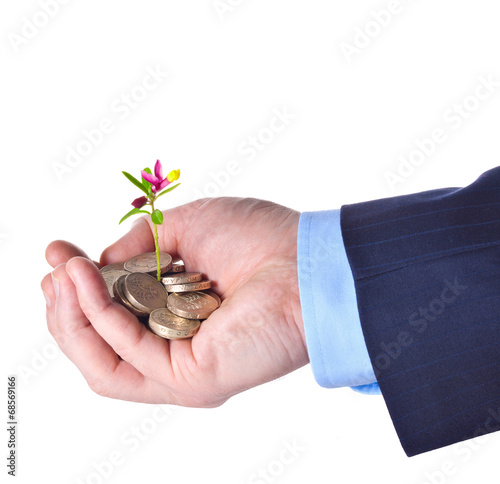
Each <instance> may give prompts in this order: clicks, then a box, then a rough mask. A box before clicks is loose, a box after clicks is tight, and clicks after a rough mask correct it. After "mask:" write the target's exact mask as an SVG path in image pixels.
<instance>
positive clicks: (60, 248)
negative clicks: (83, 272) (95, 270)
mask: <svg viewBox="0 0 500 484" xmlns="http://www.w3.org/2000/svg"><path fill="white" fill-rule="evenodd" d="M72 257H85V258H87V259H89V256H88V255H87V254H86V253H85V252H84V251H83V250H82V249H80V247H78V246H76V245H75V244H72V243H71V242H67V241H66V240H54V241H53V242H51V243H50V244H49V245H48V246H47V249H46V250H45V258H46V259H47V262H48V263H49V264H50V265H51V266H52V267H54V268H55V267H56V266H58V265H59V264H64V263H66V262H68V261H69V260H70V259H71V258H72ZM94 263H95V264H98V263H97V262H94ZM98 267H100V265H98Z"/></svg>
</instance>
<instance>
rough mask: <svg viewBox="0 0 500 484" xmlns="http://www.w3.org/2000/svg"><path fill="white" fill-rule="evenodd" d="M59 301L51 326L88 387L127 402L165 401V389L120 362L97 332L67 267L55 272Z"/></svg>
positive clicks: (127, 364) (123, 362)
mask: <svg viewBox="0 0 500 484" xmlns="http://www.w3.org/2000/svg"><path fill="white" fill-rule="evenodd" d="M52 278H53V286H54V288H57V289H55V294H56V300H55V310H54V311H53V312H52V313H51V315H50V318H51V321H50V322H49V325H50V327H51V329H52V331H51V332H52V334H53V335H54V337H55V339H56V341H57V343H58V344H59V346H60V347H61V350H62V351H63V352H64V354H65V355H66V356H68V358H69V359H70V360H71V361H72V362H73V363H74V364H75V365H76V366H77V367H78V369H79V370H80V371H81V373H82V375H83V376H84V378H85V379H86V380H87V382H88V384H89V386H90V387H91V388H92V389H93V390H94V391H96V393H99V394H101V395H105V396H109V397H112V398H121V399H124V400H134V401H147V402H155V403H159V402H165V397H166V392H165V390H164V389H163V388H162V387H161V386H160V385H158V384H157V383H155V382H152V381H150V380H149V379H147V378H146V377H145V376H144V375H142V374H141V373H140V372H139V371H138V370H137V369H136V368H134V367H133V366H132V365H130V363H128V362H126V361H124V360H121V359H120V358H119V357H118V355H117V354H116V353H115V352H114V351H113V349H112V348H111V347H110V346H109V345H108V344H107V343H106V341H104V339H103V338H102V337H101V336H100V335H99V334H98V333H97V332H96V331H95V329H94V328H93V327H92V325H91V324H90V322H89V320H88V319H87V318H86V316H85V314H84V313H83V311H82V310H81V308H80V305H79V304H78V298H77V294H76V290H75V286H74V284H73V282H72V280H71V278H70V277H69V276H68V274H67V272H66V269H65V265H64V264H61V265H59V266H57V267H56V269H55V270H54V272H53V273H52Z"/></svg>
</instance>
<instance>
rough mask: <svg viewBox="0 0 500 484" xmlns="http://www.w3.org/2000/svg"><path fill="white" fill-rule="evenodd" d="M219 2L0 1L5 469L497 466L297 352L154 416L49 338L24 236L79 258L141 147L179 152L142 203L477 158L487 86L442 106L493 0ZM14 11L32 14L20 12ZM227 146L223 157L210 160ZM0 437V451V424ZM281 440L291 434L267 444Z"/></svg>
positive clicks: (182, 476)
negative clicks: (136, 435) (101, 390)
mask: <svg viewBox="0 0 500 484" xmlns="http://www.w3.org/2000/svg"><path fill="white" fill-rule="evenodd" d="M220 3H221V5H223V4H226V5H228V6H229V8H228V10H227V11H225V12H217V10H216V9H215V8H214V5H213V4H212V1H211V0H198V1H189V2H188V1H185V2H182V1H170V0H169V1H160V0H145V1H142V2H138V1H137V2H126V1H117V0H114V1H106V2H102V1H97V0H87V1H81V0H80V1H78V0H73V1H68V2H67V4H66V5H59V10H58V11H57V12H53V13H52V17H51V18H48V17H47V16H45V20H47V19H48V21H47V22H45V21H44V15H43V14H40V13H39V12H41V11H42V10H41V7H40V4H39V3H38V2H37V1H27V0H24V1H16V2H2V6H1V7H0V33H1V39H2V42H1V44H0V51H1V59H2V62H1V71H2V74H1V78H0V83H1V84H0V106H1V107H0V109H1V123H2V124H1V143H0V160H1V170H2V178H1V180H2V190H1V194H2V215H1V218H0V236H1V239H0V241H1V245H0V254H1V257H2V278H1V279H2V290H1V294H2V311H3V317H2V326H3V328H2V331H3V333H2V358H4V359H5V360H4V362H3V368H5V376H4V378H5V379H6V376H7V375H8V374H17V375H18V379H19V387H18V397H19V405H18V419H19V422H20V425H19V433H18V443H19V453H18V456H19V459H18V478H17V482H20V483H33V482H39V481H40V480H43V481H44V482H51V483H54V484H58V483H79V482H88V483H99V482H106V483H107V482H110V483H118V482H120V483H134V482H148V483H167V482H168V483H192V482H213V483H220V484H225V483H231V484H236V483H247V482H266V480H260V481H259V480H258V478H257V477H255V475H254V474H255V473H256V472H257V471H258V469H259V468H263V469H266V471H269V472H274V473H275V474H278V475H276V476H274V477H272V478H271V477H270V478H269V479H268V481H267V482H276V483H301V484H302V483H304V482H309V481H310V480H311V481H312V480H314V482H316V483H318V484H322V483H330V482H343V483H350V482H363V481H366V482H377V483H379V482H380V483H398V484H401V483H409V484H423V483H429V482H436V483H438V482H439V483H443V482H449V483H457V484H458V483H468V482H470V481H471V480H472V479H474V480H477V481H481V482H485V483H490V482H497V481H496V479H497V477H496V476H497V471H498V460H497V458H498V451H499V449H500V435H499V434H494V435H490V436H488V437H483V438H481V439H476V440H474V441H470V442H468V443H466V444H464V443H462V444H457V445H455V446H451V447H448V448H445V449H441V450H438V451H434V452H430V453H427V454H424V455H421V456H418V457H414V458H411V459H409V458H407V457H406V456H405V454H404V452H403V450H402V448H401V446H400V444H399V441H398V439H397V436H396V433H395V431H394V429H393V426H392V423H391V421H390V418H389V416H388V413H387V410H386V407H385V405H384V402H383V400H382V398H381V397H370V396H363V395H359V394H356V393H354V392H353V391H352V390H350V389H340V390H326V389H323V388H321V387H319V386H318V385H317V384H316V382H315V381H314V378H313V376H312V372H311V369H310V367H309V366H306V367H304V368H302V369H301V370H300V371H297V372H295V373H294V374H291V375H288V376H286V377H284V378H282V379H280V380H278V381H276V382H271V383H268V384H266V385H263V386H261V387H258V388H256V389H253V390H250V391H248V392H246V393H244V394H240V395H238V396H236V397H234V398H232V399H231V400H230V401H228V402H227V403H226V404H225V405H223V406H222V407H220V408H217V409H214V410H200V409H186V408H179V407H171V410H170V411H171V415H170V416H169V417H168V418H167V419H165V420H164V421H163V422H159V423H157V422H155V421H154V420H153V417H155V415H156V414H155V411H157V410H158V409H157V407H156V406H153V405H144V404H136V403H129V402H121V401H115V400H111V399H107V398H103V397H99V396H97V395H95V394H93V393H92V392H91V390H90V389H89V388H88V386H87V384H86V382H85V380H84V379H83V377H82V376H81V375H80V373H79V372H78V370H77V369H76V368H75V367H74V366H73V365H72V363H71V362H70V361H69V360H67V359H66V358H65V357H64V355H63V354H61V353H60V351H59V350H58V349H56V348H57V347H56V345H55V343H54V341H53V340H52V338H51V336H50V335H49V333H48V331H47V328H46V324H45V302H44V299H43V297H42V292H41V290H40V287H39V283H40V281H41V279H42V277H43V276H44V274H45V273H47V272H48V271H49V270H50V268H49V266H48V265H47V263H46V262H45V260H44V250H45V247H46V245H47V244H48V243H49V242H50V241H51V240H53V239H58V238H63V239H67V240H71V241H73V242H75V243H77V244H78V245H80V246H81V247H82V248H84V249H85V250H86V251H87V252H88V253H89V254H90V255H91V256H92V257H93V258H95V259H97V258H98V257H99V255H100V252H101V251H102V249H104V248H105V247H106V246H107V245H109V244H110V243H111V242H112V241H114V240H115V239H117V238H118V237H119V236H121V235H122V234H123V233H125V232H126V231H127V230H128V227H129V223H126V224H124V225H123V226H118V224H117V222H118V220H119V218H120V217H121V216H122V215H123V214H124V213H125V212H126V211H128V209H129V203H130V201H131V200H132V198H134V197H136V196H138V194H136V189H135V188H134V187H133V186H132V185H131V184H130V183H128V182H127V181H126V180H125V179H124V178H123V176H122V175H121V173H120V171H121V170H127V171H130V172H133V173H135V174H136V175H139V171H140V169H142V168H143V167H144V166H147V165H149V166H152V165H153V164H154V161H155V160H156V159H157V158H159V159H160V160H162V162H163V163H164V165H165V167H166V169H167V170H170V169H174V168H180V169H181V171H182V176H181V181H182V182H183V185H182V186H181V188H179V189H178V190H176V191H175V192H174V193H173V194H171V195H169V196H168V197H165V198H162V205H161V206H162V207H163V208H167V207H168V206H173V205H178V204H182V203H185V202H189V201H191V200H193V199H195V198H197V197H199V196H200V192H201V193H205V194H208V195H217V196H219V195H220V196H253V197H259V198H264V199H269V200H273V201H275V202H278V203H281V204H284V205H287V206H290V207H293V208H295V209H297V210H300V211H305V210H320V209H328V208H338V207H340V206H341V205H342V204H346V203H352V202H356V201H363V200H369V199H375V198H382V197H387V196H392V195H400V194H404V193H412V192H417V191H422V190H427V189H431V188H438V187H445V186H463V185H466V184H468V183H470V182H472V181H473V180H474V179H475V178H477V176H479V175H480V174H481V173H482V172H483V171H485V170H487V169H489V168H492V167H494V166H496V165H498V164H499V163H498V159H499V155H500V146H499V144H498V140H499V136H498V127H499V122H500V96H499V95H498V94H497V93H496V92H495V93H493V94H492V95H491V96H490V97H489V99H486V100H483V101H480V102H479V101H477V102H476V101H474V99H470V98H469V99H468V101H466V102H467V103H468V105H469V106H471V107H473V108H474V109H473V110H472V111H473V112H470V113H466V114H467V115H468V118H467V119H463V122H462V121H460V120H458V119H456V118H455V122H454V123H452V122H451V121H450V120H448V122H447V121H445V118H444V117H443V116H446V115H447V114H446V113H448V116H449V114H450V113H449V110H450V109H454V105H455V104H456V103H462V102H464V99H465V98H467V96H470V95H473V94H474V91H475V89H476V86H477V85H478V83H479V76H484V77H485V78H487V77H488V76H493V78H495V79H498V80H500V69H499V67H500V66H499V63H500V60H499V59H500V57H499V52H498V46H499V45H500V30H499V29H498V15H499V13H500V12H499V8H498V2H497V1H495V0H476V1H474V2H472V1H462V0H443V1H439V2H436V1H432V0H413V1H409V0H401V2H400V6H399V9H398V13H395V14H393V15H392V18H391V22H390V24H389V25H386V26H385V27H378V28H377V25H374V24H373V22H372V21H373V18H374V17H373V16H372V13H371V12H378V11H380V10H382V9H387V8H388V7H389V6H392V5H393V2H389V0H382V1H380V0H370V1H369V0H356V1H347V0H345V1H336V2H332V1H326V0H309V1H305V0H302V1H297V0H275V1H272V2H271V1H269V0H268V1H265V0H254V1H240V2H238V1H236V0H233V1H232V2H226V0H223V1H222V2H220ZM231 3H232V4H234V5H235V6H233V7H231V6H230V5H231ZM25 17H26V19H27V20H25V19H24V18H25ZM34 17H35V18H34ZM35 19H36V21H37V22H38V24H40V25H42V24H43V23H46V25H45V26H41V27H40V28H38V27H35V28H34V29H33V27H29V25H28V24H27V22H31V21H32V20H35ZM369 22H372V23H369ZM27 25H28V26H27ZM365 28H368V29H369V31H370V35H371V37H370V38H368V41H367V40H366V39H365V44H367V45H366V46H365V47H363V48H361V49H359V51H358V52H357V53H355V54H352V55H351V56H350V62H349V61H348V59H347V57H346V55H344V53H343V51H342V42H346V43H350V44H353V42H354V38H355V37H356V40H357V42H358V45H361V44H360V43H359V42H361V41H362V39H361V34H359V30H357V29H365ZM23 32H24V34H23ZM356 32H358V33H357V34H356ZM377 34H378V35H377ZM23 35H24V37H23ZM28 36H29V37H31V38H27V37H28ZM344 47H345V44H344ZM156 66H161V69H162V70H163V71H168V72H169V77H168V79H165V80H164V81H163V82H162V83H161V84H160V85H158V86H157V88H156V89H153V90H151V91H149V92H148V93H147V95H146V97H145V99H143V100H142V101H141V102H139V103H138V105H137V107H135V108H134V109H131V110H130V111H129V112H128V113H127V115H126V116H125V112H124V111H123V110H122V111H119V110H118V108H117V106H119V105H120V103H121V101H120V99H121V96H122V95H124V94H127V93H130V92H131V91H134V89H135V91H134V92H135V94H136V95H139V96H140V95H141V91H140V88H138V87H137V86H140V85H141V82H142V80H143V78H144V76H145V75H146V69H147V68H148V67H150V68H156ZM496 90H498V87H497V88H496ZM484 92H485V91H481V93H482V94H484ZM117 103H118V104H117ZM283 107H286V108H287V109H288V111H289V112H291V113H293V114H294V115H295V119H294V120H293V121H292V122H291V123H290V124H289V125H288V126H287V127H286V129H285V130H284V131H283V132H281V133H278V134H276V135H275V137H274V139H273V141H272V142H270V143H269V144H268V145H266V146H265V149H263V150H262V151H259V152H258V155H257V156H256V157H255V159H254V160H252V161H248V160H247V158H246V157H245V156H243V155H242V154H241V153H240V152H239V151H238V146H239V145H240V144H241V143H243V142H245V140H247V138H248V136H250V135H256V134H258V133H259V132H260V131H261V130H262V129H263V128H266V127H268V126H269V123H270V120H271V119H272V117H273V109H283ZM476 108H477V109H476ZM103 118H109V119H110V120H111V122H112V125H113V128H114V129H113V131H112V132H111V133H108V134H105V135H104V136H103V139H102V141H101V142H100V143H97V145H96V146H92V147H91V150H90V151H91V152H90V153H89V154H88V155H87V156H84V157H82V159H81V160H80V162H79V164H76V163H73V166H72V167H70V169H68V172H65V173H64V174H63V175H62V177H59V178H58V177H57V175H56V171H55V170H54V166H60V165H57V163H59V164H61V165H62V164H64V163H65V160H66V155H67V151H68V147H70V148H75V147H76V146H77V145H78V143H80V142H81V141H82V140H85V136H84V134H83V131H84V130H92V129H96V128H97V127H98V126H99V123H100V122H101V120H102V119H103ZM436 128H442V129H444V130H445V131H446V134H447V140H446V142H444V143H442V144H441V145H440V146H439V148H437V149H436V150H435V152H434V153H433V154H432V155H430V156H426V157H425V159H424V160H423V161H422V159H420V161H421V164H420V166H416V167H415V168H414V169H413V170H412V172H411V173H410V169H409V168H407V172H406V173H405V176H404V177H402V178H401V180H400V183H398V184H397V185H396V186H395V187H392V186H391V185H390V184H389V183H388V181H387V180H386V175H387V172H389V171H390V172H393V173H396V172H397V169H398V164H399V161H398V157H399V156H403V157H408V156H409V155H410V154H411V152H412V151H413V150H414V149H415V139H416V138H419V139H423V138H426V137H428V136H430V135H431V133H432V131H433V130H434V129H436ZM267 134H269V133H268V132H267ZM82 146H83V145H82ZM230 160H235V161H236V162H237V163H238V164H239V166H240V173H239V174H237V175H231V176H230V177H229V179H227V177H225V176H224V175H221V174H220V172H221V171H222V170H224V169H225V167H226V164H227V163H228V162H229V161H230ZM66 166H67V165H66ZM217 173H218V174H219V175H218V177H219V180H221V182H220V183H219V186H216V185H213V184H212V185H211V183H212V175H214V174H217ZM211 174H212V175H211ZM220 185H225V186H220ZM208 236H209V235H208ZM2 387H3V388H4V389H5V388H6V382H4V384H3V385H2ZM3 391H5V390H3ZM5 400H6V395H5V396H4V397H3V398H2V401H4V402H5ZM5 407H6V404H5V403H4V408H3V409H2V415H4V418H5V415H6V408H5ZM158 416H161V417H162V418H163V416H164V415H163V414H161V415H160V414H158ZM157 420H158V418H157ZM134 427H139V428H141V427H142V430H141V432H142V433H143V435H144V441H142V442H140V444H137V442H138V441H136V444H137V445H135V444H134V443H133V442H134V441H133V440H132V439H131V432H132V431H133V429H134ZM147 432H149V433H147ZM2 441H3V443H2V449H4V450H3V452H2V456H4V455H6V454H7V445H6V441H7V433H6V432H3V433H2ZM285 441H287V442H288V443H293V442H294V441H295V442H296V444H297V445H298V446H299V447H300V448H301V449H302V450H300V451H299V453H298V455H297V457H296V458H295V459H294V461H293V462H290V463H288V464H286V465H281V464H278V463H277V462H276V460H277V459H279V457H280V453H281V452H282V450H283V449H284V448H285V444H284V442H285ZM113 452H114V453H119V454H120V456H121V460H120V464H118V465H116V466H114V468H113V469H111V470H110V469H109V466H106V465H104V466H101V473H104V474H106V476H105V477H101V476H99V475H98V474H97V473H96V470H95V468H94V464H93V463H95V464H96V465H98V464H99V463H102V462H103V461H105V460H108V459H109V455H110V454H111V453H113ZM448 461H450V462H451V464H450V463H449V462H448ZM2 462H4V460H3V461H2ZM447 462H448V463H447ZM443 467H444V470H445V471H446V472H447V473H448V474H451V475H445V474H444V473H443ZM6 471H7V469H6V467H4V465H2V471H1V472H2V474H3V475H6ZM108 474H109V475H108ZM269 475H270V476H271V474H269ZM2 479H3V478H2ZM79 479H80V480H81V481H79Z"/></svg>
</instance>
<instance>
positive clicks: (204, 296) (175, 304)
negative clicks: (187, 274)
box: [167, 292, 220, 319]
mask: <svg viewBox="0 0 500 484" xmlns="http://www.w3.org/2000/svg"><path fill="white" fill-rule="evenodd" d="M219 301H220V299H219V298H218V297H214V295H212V294H208V293H206V292H183V293H179V294H178V293H174V294H170V295H169V296H168V301H167V308H168V309H170V311H172V312H173V313H174V314H176V315H177V316H181V317H182V318H187V319H207V318H208V317H209V316H210V315H211V314H212V313H213V312H214V311H215V310H216V309H217V308H218V307H219V304H220V302H219Z"/></svg>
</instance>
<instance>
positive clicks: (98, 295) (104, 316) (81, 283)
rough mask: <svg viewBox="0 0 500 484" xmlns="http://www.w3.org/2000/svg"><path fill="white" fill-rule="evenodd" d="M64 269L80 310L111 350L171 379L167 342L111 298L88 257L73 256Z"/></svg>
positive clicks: (143, 370)
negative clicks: (74, 290)
mask: <svg viewBox="0 0 500 484" xmlns="http://www.w3.org/2000/svg"><path fill="white" fill-rule="evenodd" d="M66 270H67V272H68V274H69V275H70V277H71V279H72V280H73V283H74V284H75V287H76V292H77V296H78V301H79V304H80V306H81V309H82V311H83V313H84V314H85V316H86V317H87V319H88V320H89V321H90V322H91V323H92V326H93V327H94V328H95V330H96V331H97V332H98V333H99V334H100V335H101V336H102V338H103V339H104V340H105V341H106V342H107V343H108V344H109V345H110V346H111V347H112V348H113V349H114V351H115V352H116V353H118V354H119V355H120V356H121V357H122V358H123V359H124V360H125V361H128V362H129V363H130V364H131V365H132V366H134V367H135V368H137V369H138V370H139V371H140V372H141V373H142V374H143V375H145V376H146V377H149V378H151V379H153V380H155V381H161V382H164V383H165V384H168V382H171V381H173V373H172V365H171V361H170V349H169V344H168V342H167V341H165V340H164V339H161V338H158V337H157V336H156V335H154V334H153V333H152V332H150V331H149V330H148V329H147V328H146V327H145V326H144V325H143V324H141V323H140V322H139V321H138V319H137V318H136V317H135V316H134V315H132V314H131V313H130V312H129V311H127V310H126V309H125V308H124V307H122V306H120V305H119V304H117V303H114V302H112V301H111V298H110V297H109V293H108V290H107V288H106V284H105V282H104V280H103V279H102V277H101V275H100V274H99V271H98V270H97V269H96V268H95V267H94V266H93V265H92V264H91V263H90V262H89V261H88V260H86V259H84V258H81V257H76V258H73V259H71V260H70V261H69V262H68V264H67V265H66Z"/></svg>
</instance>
